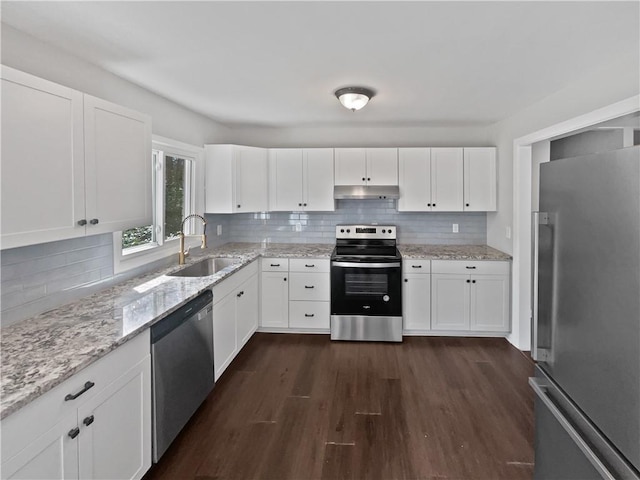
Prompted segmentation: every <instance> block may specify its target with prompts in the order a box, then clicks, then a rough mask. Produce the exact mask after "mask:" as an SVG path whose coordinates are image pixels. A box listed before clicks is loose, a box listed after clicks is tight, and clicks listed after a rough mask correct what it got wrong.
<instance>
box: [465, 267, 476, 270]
mask: <svg viewBox="0 0 640 480" xmlns="http://www.w3.org/2000/svg"><path fill="white" fill-rule="evenodd" d="M466 268H467V270H475V269H476V267H466Z"/></svg>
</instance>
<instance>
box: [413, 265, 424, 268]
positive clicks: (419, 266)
mask: <svg viewBox="0 0 640 480" xmlns="http://www.w3.org/2000/svg"><path fill="white" fill-rule="evenodd" d="M411 268H422V265H411Z"/></svg>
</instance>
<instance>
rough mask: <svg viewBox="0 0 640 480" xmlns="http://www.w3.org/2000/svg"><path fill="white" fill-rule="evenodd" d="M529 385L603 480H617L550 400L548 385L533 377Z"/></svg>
mask: <svg viewBox="0 0 640 480" xmlns="http://www.w3.org/2000/svg"><path fill="white" fill-rule="evenodd" d="M529 385H531V388H532V389H533V391H534V392H535V393H536V395H537V396H538V397H539V398H540V400H542V402H543V403H544V404H545V406H546V407H547V408H548V409H549V411H550V412H551V414H552V415H553V416H554V417H555V419H556V420H557V421H558V423H559V424H560V426H562V428H563V429H564V430H565V431H566V432H567V434H568V435H569V437H571V440H573V441H574V442H575V444H576V445H577V447H578V448H579V449H580V450H581V451H582V453H584V455H585V456H586V457H587V459H588V460H589V462H590V463H591V465H593V468H595V469H596V470H597V471H598V473H599V474H600V475H601V476H602V478H603V479H606V480H616V478H617V477H616V476H615V475H614V474H613V473H611V472H610V471H609V469H608V468H607V467H606V466H605V465H604V463H602V461H601V460H600V458H599V457H598V455H596V453H595V452H594V451H593V450H592V449H591V447H590V446H589V444H588V443H587V442H586V441H585V440H584V438H582V436H581V435H580V433H579V432H578V431H577V430H576V429H575V428H574V426H573V425H572V424H571V422H570V421H569V420H568V419H567V418H566V417H565V416H564V414H563V413H562V411H561V410H560V409H559V408H558V407H557V405H556V404H555V403H554V402H553V401H552V400H551V398H549V395H548V393H547V392H548V389H549V388H548V385H546V384H545V383H544V381H541V380H540V379H538V378H535V377H531V378H529Z"/></svg>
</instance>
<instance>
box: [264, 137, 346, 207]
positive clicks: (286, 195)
mask: <svg viewBox="0 0 640 480" xmlns="http://www.w3.org/2000/svg"><path fill="white" fill-rule="evenodd" d="M334 210H335V201H334V199H333V149H332V148H304V149H303V148H272V149H270V150H269V211H272V212H278V211H285V212H290V211H304V212H312V211H316V212H327V211H334Z"/></svg>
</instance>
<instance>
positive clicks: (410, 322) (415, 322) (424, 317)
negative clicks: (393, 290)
mask: <svg viewBox="0 0 640 480" xmlns="http://www.w3.org/2000/svg"><path fill="white" fill-rule="evenodd" d="M402 305H403V307H402V312H403V316H404V329H405V330H430V329H431V275H429V274H428V273H427V274H422V273H406V274H404V275H403V282H402Z"/></svg>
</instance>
